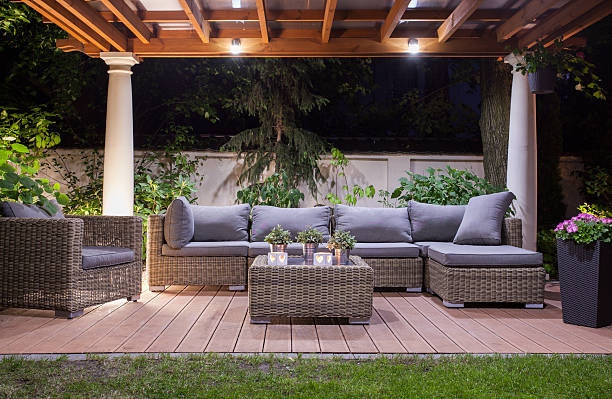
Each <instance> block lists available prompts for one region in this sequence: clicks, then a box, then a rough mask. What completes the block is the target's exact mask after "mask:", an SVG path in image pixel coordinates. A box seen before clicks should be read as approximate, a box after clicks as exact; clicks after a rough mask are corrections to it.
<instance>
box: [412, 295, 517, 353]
mask: <svg viewBox="0 0 612 399" xmlns="http://www.w3.org/2000/svg"><path fill="white" fill-rule="evenodd" d="M423 299H424V300H425V301H427V302H429V303H430V304H431V305H432V306H434V307H435V308H436V309H438V310H439V311H440V312H442V313H443V314H444V315H445V316H446V317H448V318H449V319H451V320H452V321H454V322H455V323H456V324H457V325H459V326H461V327H462V328H463V329H464V330H466V331H469V333H470V334H471V335H472V336H474V337H475V338H476V339H478V340H479V341H480V342H482V343H484V344H485V345H486V346H487V347H489V348H491V350H493V351H494V352H496V353H520V352H521V350H520V349H518V348H516V347H515V346H513V345H511V344H510V343H509V342H508V341H506V340H504V339H503V338H501V337H499V336H498V335H496V334H495V333H494V332H493V331H491V330H489V329H488V328H486V327H485V326H483V325H481V324H480V323H478V322H477V321H476V320H474V319H472V318H471V317H470V316H469V315H466V314H465V313H463V312H461V310H460V309H449V308H447V307H446V306H444V305H442V301H441V300H440V298H438V297H432V296H423Z"/></svg>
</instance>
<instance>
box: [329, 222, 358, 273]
mask: <svg viewBox="0 0 612 399" xmlns="http://www.w3.org/2000/svg"><path fill="white" fill-rule="evenodd" d="M356 243H357V240H356V239H355V236H354V235H352V234H351V232H350V231H344V230H336V231H335V232H334V234H332V236H331V237H330V238H329V241H327V248H329V249H330V250H331V251H332V252H333V253H334V262H336V263H337V264H339V265H346V264H348V261H349V256H350V254H351V249H353V248H355V244H356Z"/></svg>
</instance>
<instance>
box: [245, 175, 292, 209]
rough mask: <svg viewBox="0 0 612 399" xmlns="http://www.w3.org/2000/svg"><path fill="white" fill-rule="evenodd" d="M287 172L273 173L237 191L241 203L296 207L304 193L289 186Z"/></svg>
mask: <svg viewBox="0 0 612 399" xmlns="http://www.w3.org/2000/svg"><path fill="white" fill-rule="evenodd" d="M288 181H289V179H288V177H287V174H286V173H285V172H283V173H282V174H278V173H274V174H273V175H271V176H269V177H268V178H266V180H264V181H263V182H261V183H255V184H251V185H250V186H248V187H246V188H243V189H242V190H240V191H238V193H237V201H238V202H239V203H241V204H250V205H251V206H255V205H269V206H277V207H281V208H297V207H298V205H299V203H300V200H303V199H304V194H303V193H302V192H301V191H300V190H298V189H297V188H291V187H290V186H289V183H288Z"/></svg>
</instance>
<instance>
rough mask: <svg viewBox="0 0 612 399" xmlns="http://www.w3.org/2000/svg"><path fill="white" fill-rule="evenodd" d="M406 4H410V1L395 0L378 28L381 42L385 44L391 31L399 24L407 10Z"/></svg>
mask: <svg viewBox="0 0 612 399" xmlns="http://www.w3.org/2000/svg"><path fill="white" fill-rule="evenodd" d="M408 3H410V0H395V2H394V3H393V6H391V9H390V10H389V13H388V14H387V17H386V18H385V22H383V24H382V26H381V27H380V41H381V42H385V41H386V40H388V39H389V38H390V37H391V34H392V33H393V30H394V29H395V28H396V27H397V24H399V22H400V20H401V18H402V15H404V12H405V11H406V8H408Z"/></svg>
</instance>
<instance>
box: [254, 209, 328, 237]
mask: <svg viewBox="0 0 612 399" xmlns="http://www.w3.org/2000/svg"><path fill="white" fill-rule="evenodd" d="M330 214H331V212H330V209H329V207H327V206H318V207H314V208H277V207H275V206H264V205H256V206H254V207H253V226H252V227H251V241H254V242H257V241H263V240H264V238H265V237H266V236H267V235H268V233H270V232H271V231H272V229H273V228H275V227H276V225H279V224H280V225H281V226H282V227H283V229H285V230H289V231H290V232H291V237H292V238H293V239H295V236H296V235H297V233H299V232H300V231H302V230H305V229H306V226H312V227H313V228H314V229H317V230H319V231H320V232H321V233H323V238H324V239H325V240H327V239H328V238H329V218H330Z"/></svg>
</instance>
